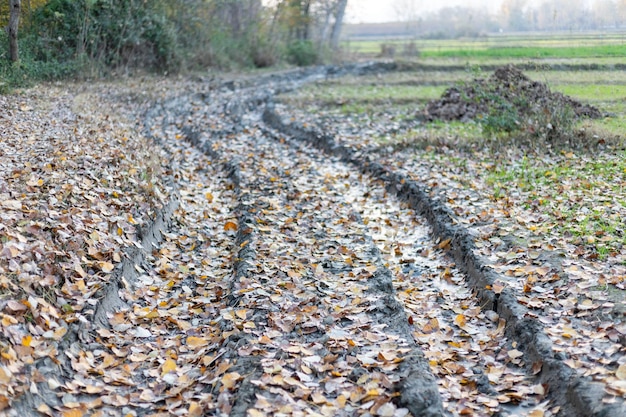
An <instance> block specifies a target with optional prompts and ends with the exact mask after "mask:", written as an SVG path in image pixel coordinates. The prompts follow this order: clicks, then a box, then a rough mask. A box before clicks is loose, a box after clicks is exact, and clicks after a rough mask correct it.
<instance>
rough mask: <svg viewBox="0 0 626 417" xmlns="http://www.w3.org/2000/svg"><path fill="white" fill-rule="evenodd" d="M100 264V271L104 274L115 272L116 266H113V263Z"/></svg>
mask: <svg viewBox="0 0 626 417" xmlns="http://www.w3.org/2000/svg"><path fill="white" fill-rule="evenodd" d="M99 264H100V269H101V270H102V272H104V273H106V274H108V273H109V272H111V271H113V268H115V265H113V264H112V263H111V262H100V263H99Z"/></svg>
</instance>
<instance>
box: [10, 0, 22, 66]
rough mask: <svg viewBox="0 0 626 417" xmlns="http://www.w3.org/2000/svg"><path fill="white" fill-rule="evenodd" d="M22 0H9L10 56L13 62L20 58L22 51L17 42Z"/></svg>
mask: <svg viewBox="0 0 626 417" xmlns="http://www.w3.org/2000/svg"><path fill="white" fill-rule="evenodd" d="M20 6H21V3H20V0H9V10H10V14H9V27H8V32H9V56H10V57H11V62H18V61H19V60H20V52H19V48H18V44H17V30H18V27H19V25H20Z"/></svg>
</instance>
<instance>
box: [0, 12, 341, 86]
mask: <svg viewBox="0 0 626 417" xmlns="http://www.w3.org/2000/svg"><path fill="white" fill-rule="evenodd" d="M17 3H20V2H19V1H18V2H17ZM22 3H24V4H23V5H22V8H21V11H20V13H19V16H20V18H21V19H20V25H19V42H18V43H19V59H17V60H13V59H9V58H10V57H9V53H8V51H9V35H8V33H6V32H5V31H1V32H0V51H1V52H0V82H2V85H3V86H4V88H5V89H7V88H11V87H17V86H23V85H27V84H29V83H32V82H36V81H44V80H58V79H67V78H75V77H79V78H93V77H101V76H107V75H108V76H110V75H120V74H134V73H137V72H151V73H158V74H172V73H181V72H189V71H206V70H208V69H210V68H213V69H220V70H233V69H240V68H245V69H252V68H266V67H276V66H281V65H286V64H289V65H297V66H305V65H313V64H317V63H321V62H323V61H326V60H330V59H332V51H333V50H335V49H336V48H337V47H338V42H339V33H340V31H341V27H342V22H343V16H344V13H345V8H346V4H347V1H346V0H332V1H311V0H307V1H292V0H285V1H278V2H273V3H272V5H264V4H263V3H262V2H261V1H259V0H238V1H218V0H212V1H201V0H192V1H183V0H176V1H165V0H129V1H123V2H119V1H114V0H77V1H74V0H48V1H46V0H38V1H32V2H22ZM8 16H9V11H8V9H7V5H3V6H0V20H1V19H4V20H5V21H4V22H2V23H3V24H7V21H8Z"/></svg>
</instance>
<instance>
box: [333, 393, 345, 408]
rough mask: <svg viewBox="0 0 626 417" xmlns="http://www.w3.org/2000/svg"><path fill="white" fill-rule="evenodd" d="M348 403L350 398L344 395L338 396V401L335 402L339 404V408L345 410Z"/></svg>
mask: <svg viewBox="0 0 626 417" xmlns="http://www.w3.org/2000/svg"><path fill="white" fill-rule="evenodd" d="M347 402H348V398H347V397H346V396H345V395H343V394H341V395H340V396H338V397H337V399H336V400H335V404H337V407H339V408H344V407H345V406H346V403H347Z"/></svg>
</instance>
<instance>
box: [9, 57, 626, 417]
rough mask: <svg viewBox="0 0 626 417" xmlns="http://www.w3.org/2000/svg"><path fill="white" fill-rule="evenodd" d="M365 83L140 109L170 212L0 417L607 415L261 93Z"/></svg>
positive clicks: (416, 193)
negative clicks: (39, 415) (161, 166)
mask: <svg viewBox="0 0 626 417" xmlns="http://www.w3.org/2000/svg"><path fill="white" fill-rule="evenodd" d="M381 69H384V68H380V67H376V66H371V67H370V66H361V67H356V66H355V67H349V68H347V69H341V70H339V69H337V68H318V69H316V70H309V71H299V72H293V73H288V74H282V75H277V76H269V77H262V78H260V79H257V80H250V79H248V80H243V81H237V82H228V83H219V84H216V85H215V86H213V87H212V88H211V89H209V90H208V91H206V92H204V93H202V94H184V95H181V96H177V97H175V98H171V99H168V100H166V101H163V102H160V103H157V104H155V105H153V106H152V107H151V108H150V110H149V111H148V112H147V113H146V114H145V117H144V120H143V122H144V125H145V126H144V127H145V131H146V133H147V134H148V135H150V136H151V137H152V138H153V140H154V141H155V143H156V144H158V146H159V147H160V149H162V152H163V154H164V155H165V156H166V158H167V159H168V161H169V167H168V170H167V171H166V172H164V173H163V175H165V176H167V178H168V179H169V182H168V184H169V186H170V187H171V191H170V193H169V197H168V198H169V203H168V204H167V205H165V206H164V208H163V209H162V210H160V211H159V212H158V213H157V215H156V216H154V221H152V222H151V223H150V224H148V225H146V226H144V227H143V228H142V230H141V233H139V234H138V235H139V239H138V241H137V244H136V245H135V247H134V248H133V249H132V250H129V251H127V252H126V255H127V256H125V258H124V259H123V260H122V261H121V262H120V264H119V266H118V267H117V268H118V270H119V271H120V273H119V274H118V275H117V276H118V277H119V279H118V280H116V281H113V282H111V283H110V284H109V285H108V286H106V287H104V288H103V289H102V291H101V298H100V301H99V302H98V305H97V306H96V308H95V309H94V314H93V316H92V317H89V320H88V323H87V324H85V325H84V327H82V333H80V342H79V343H78V344H77V345H76V346H75V349H74V350H72V349H69V350H68V351H67V352H66V354H67V356H68V357H69V358H70V359H71V360H70V361H69V362H68V363H67V364H61V365H60V367H61V371H62V374H61V375H62V376H61V377H59V379H60V380H59V381H58V384H53V385H51V384H50V383H47V387H45V388H41V389H42V390H45V391H46V392H47V393H48V394H46V395H43V394H42V395H39V392H37V390H34V391H35V392H33V390H31V393H30V394H26V395H25V396H24V397H23V398H21V399H18V400H17V401H16V402H15V403H14V404H13V407H11V408H9V409H8V410H9V411H8V415H18V414H22V415H31V414H33V413H34V410H35V409H38V408H40V409H41V410H44V411H45V412H44V414H50V415H57V413H64V414H63V415H73V414H67V413H68V412H69V411H68V410H82V411H81V413H82V412H83V411H84V413H85V415H87V414H92V415H96V414H98V413H101V415H138V416H148V415H232V416H252V417H255V416H263V415H268V416H270V415H319V416H354V415H373V416H405V415H413V416H445V415H472V416H492V415H503V416H505V415H520V416H522V415H528V416H551V415H561V416H591V415H594V416H618V415H624V412H625V411H624V410H625V409H624V405H623V400H622V399H621V398H615V397H609V396H607V395H606V394H605V393H604V387H603V386H602V385H601V384H598V383H595V382H593V381H592V379H591V378H590V377H588V376H585V375H583V374H580V373H577V372H576V371H575V370H573V369H571V368H569V367H568V366H567V365H566V364H565V363H564V359H565V358H564V357H562V355H561V356H560V355H559V354H558V352H555V351H554V350H553V349H552V345H551V342H550V341H549V339H548V338H547V337H546V336H545V334H544V330H543V327H542V324H541V321H540V320H538V319H536V318H533V317H530V316H529V315H527V314H526V313H527V311H526V310H525V309H524V307H523V306H521V305H519V304H518V303H517V301H516V299H515V297H514V296H513V294H511V293H508V292H507V290H504V291H503V290H502V289H497V288H496V289H494V288H493V284H494V282H495V280H496V278H497V274H496V273H495V272H493V271H491V270H488V269H486V268H485V267H484V266H483V264H482V263H481V260H480V258H478V257H476V256H475V255H474V252H473V246H472V242H471V239H470V237H469V235H468V234H467V232H465V231H464V229H463V228H462V227H460V226H458V225H456V224H454V223H453V222H452V221H451V217H450V216H449V214H448V212H447V210H446V208H445V206H444V205H443V204H442V203H438V202H433V201H431V200H430V199H429V196H428V195H427V194H426V193H424V191H423V190H422V189H421V187H420V184H419V183H418V182H416V181H415V180H414V179H410V178H408V177H405V176H403V175H402V174H399V173H397V172H395V171H393V170H392V169H390V168H386V167H385V166H382V165H380V164H378V163H377V162H376V160H375V159H374V158H373V157H370V156H369V155H368V154H367V153H366V152H362V151H358V150H356V149H352V148H350V147H346V146H343V145H339V144H337V143H335V142H334V140H333V138H332V137H329V136H326V135H324V133H323V132H320V131H318V130H316V129H315V127H311V126H306V125H302V124H299V123H298V121H297V120H292V119H290V117H289V114H286V113H285V112H284V110H283V113H282V114H279V113H277V112H275V111H274V108H273V105H272V97H273V96H274V95H275V94H276V93H277V92H280V91H286V90H289V89H294V88H297V87H298V86H300V85H302V84H303V83H306V82H311V81H314V80H316V79H320V78H323V77H329V76H336V75H337V74H339V73H341V72H346V71H351V72H354V73H358V72H368V71H379V70H381ZM46 372H47V373H46ZM54 372H55V371H54V370H47V371H46V370H45V369H42V374H43V375H51V374H53V373H54ZM43 380H47V381H49V379H46V378H43ZM39 382H41V381H39ZM42 384H43V383H42ZM42 384H40V385H42ZM44 385H45V384H44ZM36 386H37V385H36ZM41 410H40V411H41ZM76 415H78V414H76ZM80 415H82V414H80Z"/></svg>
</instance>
